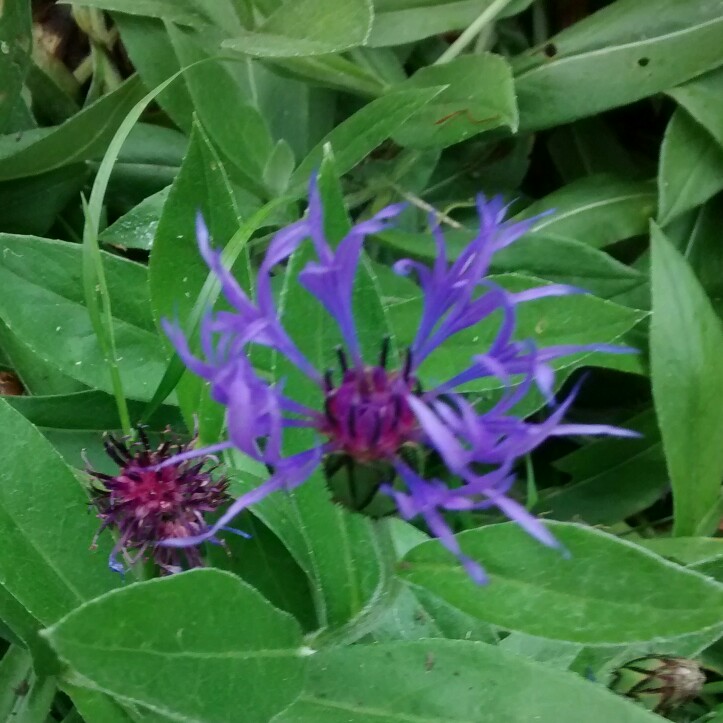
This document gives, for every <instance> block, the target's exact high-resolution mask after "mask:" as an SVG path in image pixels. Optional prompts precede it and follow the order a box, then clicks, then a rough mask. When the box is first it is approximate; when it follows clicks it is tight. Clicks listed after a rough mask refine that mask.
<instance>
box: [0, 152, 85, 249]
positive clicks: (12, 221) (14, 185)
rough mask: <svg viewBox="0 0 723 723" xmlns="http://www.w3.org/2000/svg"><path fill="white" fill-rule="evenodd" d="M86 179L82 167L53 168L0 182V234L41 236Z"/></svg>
mask: <svg viewBox="0 0 723 723" xmlns="http://www.w3.org/2000/svg"><path fill="white" fill-rule="evenodd" d="M87 176H88V169H87V168H86V166H85V164H82V163H77V164H74V165H72V166H65V167H63V168H56V169H55V170H54V171H48V172H47V173H40V174H38V175H36V176H29V177H28V178H20V179H14V180H12V181H2V182H0V198H2V200H3V214H2V219H0V231H12V232H15V233H27V234H33V235H39V236H42V235H43V234H46V233H47V232H48V231H49V229H50V227H51V226H52V225H53V223H54V222H55V219H56V217H57V215H58V214H59V213H60V212H61V211H62V210H63V209H64V208H65V207H66V206H67V205H68V203H69V202H70V201H71V200H76V199H77V198H78V196H79V194H80V190H81V188H82V187H83V184H84V183H85V181H86V179H87Z"/></svg>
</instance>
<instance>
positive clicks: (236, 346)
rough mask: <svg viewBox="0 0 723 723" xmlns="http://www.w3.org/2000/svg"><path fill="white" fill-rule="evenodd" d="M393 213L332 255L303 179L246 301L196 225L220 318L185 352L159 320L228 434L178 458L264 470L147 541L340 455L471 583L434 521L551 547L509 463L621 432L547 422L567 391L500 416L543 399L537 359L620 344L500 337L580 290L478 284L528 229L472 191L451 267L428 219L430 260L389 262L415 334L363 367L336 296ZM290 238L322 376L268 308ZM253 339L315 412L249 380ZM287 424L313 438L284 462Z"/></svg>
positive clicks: (179, 336)
mask: <svg viewBox="0 0 723 723" xmlns="http://www.w3.org/2000/svg"><path fill="white" fill-rule="evenodd" d="M401 209H402V206H401V205H393V206H389V207H387V208H385V209H383V210H382V211H380V212H379V213H377V214H376V215H374V216H373V217H372V218H370V219H369V220H365V221H362V222H360V223H357V224H356V225H355V226H353V227H352V228H351V230H350V231H349V232H348V233H347V235H346V236H345V237H344V238H343V239H342V240H341V241H340V243H339V244H338V245H337V246H336V247H335V248H333V247H332V246H331V245H330V244H329V242H328V241H327V239H326V237H325V234H324V230H323V229H324V225H323V208H322V203H321V198H320V195H319V191H318V188H317V185H316V181H315V179H312V182H311V184H310V193H309V207H308V212H307V214H306V216H305V217H304V218H303V219H301V220H300V221H298V222H296V223H293V224H291V225H290V226H288V227H286V228H284V229H282V230H280V231H279V232H278V233H277V234H276V235H275V236H274V237H273V239H272V241H271V243H270V245H269V247H268V250H267V252H266V255H265V258H264V259H263V261H262V263H261V264H260V269H259V274H258V280H257V288H256V298H255V300H252V299H251V298H250V297H249V296H248V295H247V294H246V292H245V291H244V290H243V289H242V288H241V287H240V286H239V284H238V283H237V282H236V281H235V279H234V278H233V276H232V275H231V273H230V272H229V271H228V270H227V269H226V268H224V266H223V264H222V261H221V253H220V251H218V250H214V249H213V248H212V247H211V245H210V240H209V235H208V231H207V229H206V227H205V225H204V223H203V220H202V218H200V216H199V217H198V220H197V228H196V231H197V237H198V244H199V249H200V252H201V255H202V256H203V258H204V260H205V262H206V263H207V264H208V266H209V268H210V269H211V271H212V272H213V273H214V274H215V276H216V277H217V278H218V280H219V281H220V285H221V289H222V292H223V294H224V296H225V298H226V300H227V301H228V303H229V304H230V305H231V307H232V311H217V312H209V313H208V314H207V315H206V316H205V318H204V319H203V321H202V325H201V331H200V340H201V350H202V356H201V357H199V356H196V355H194V354H193V353H192V352H191V349H190V346H189V343H188V340H187V339H186V337H185V335H184V333H183V332H182V330H181V328H180V326H179V325H178V323H170V322H165V324H164V328H165V330H166V333H167V334H168V336H169V338H170V339H171V341H172V343H173V345H174V346H175V348H176V350H177V351H178V353H179V355H180V357H181V358H182V359H183V361H184V363H185V364H186V366H187V367H188V368H189V369H190V370H191V371H193V372H194V373H195V374H197V375H199V376H200V377H202V378H203V379H205V380H207V381H208V382H210V389H211V395H212V397H213V398H214V399H215V400H216V401H218V402H220V403H221V404H223V405H225V407H226V411H227V415H226V421H227V429H228V440H227V441H224V442H221V443H219V444H216V445H214V446H213V447H210V448H207V449H206V450H203V449H201V450H195V451H191V452H188V453H186V454H183V455H181V456H180V457H179V458H178V459H189V458H192V457H194V456H195V455H197V454H206V453H208V452H209V451H213V452H217V451H220V450H222V449H226V448H230V447H235V448H237V449H238V450H240V451H241V452H243V453H244V454H247V455H249V456H250V457H252V458H253V459H255V460H257V461H259V462H262V463H263V464H265V465H266V466H267V468H268V469H270V470H271V474H270V477H269V478H268V479H267V480H266V481H265V482H264V483H262V484H261V485H259V486H258V487H256V488H255V489H253V490H251V491H249V492H247V493H246V494H243V495H242V496H241V497H239V498H238V499H237V500H236V501H235V502H234V503H233V504H231V505H230V507H229V509H228V510H227V512H225V513H224V514H223V515H222V516H221V517H220V518H219V520H218V521H217V522H216V523H215V524H214V525H212V526H210V527H209V528H208V529H206V530H204V531H203V532H202V533H200V534H198V535H192V536H186V537H183V538H182V537H180V536H179V538H177V539H174V540H169V539H166V540H164V541H163V542H162V543H161V544H162V545H166V546H173V547H184V546H186V545H195V544H198V543H199V542H201V541H203V540H205V539H208V538H210V537H213V536H214V535H215V534H216V533H217V532H218V531H219V530H220V529H221V528H222V527H223V526H224V525H226V524H227V523H228V522H229V521H230V520H231V519H232V518H233V517H234V516H235V515H237V514H238V513H239V512H240V511H241V510H243V509H245V508H247V507H249V506H250V505H253V504H255V503H256V502H258V501H259V500H261V499H263V498H264V497H266V496H267V495H269V494H271V493H273V492H275V491H278V490H292V489H293V488H295V487H297V486H298V485H300V484H302V483H303V482H304V481H305V480H306V479H308V478H309V477H310V475H311V474H312V472H313V471H314V470H315V469H316V468H317V467H318V466H319V465H320V464H321V463H322V462H323V461H324V460H325V459H326V458H328V457H329V456H330V455H334V454H343V455H347V456H348V458H350V459H351V460H352V462H353V463H356V464H362V465H363V464H368V463H375V462H384V463H385V464H386V466H387V467H388V469H389V470H390V478H389V479H387V480H386V481H385V482H384V484H382V485H381V491H382V492H384V493H386V494H387V495H389V496H390V497H391V498H392V499H393V500H394V501H395V502H396V506H397V509H398V511H399V513H400V514H401V515H402V517H404V518H405V519H412V518H415V517H417V516H421V518H423V520H424V521H425V522H426V524H427V526H428V528H429V530H430V531H431V532H432V534H433V535H435V536H436V537H438V538H439V539H440V541H441V542H442V544H444V545H445V546H446V547H447V548H448V549H449V550H451V551H452V552H453V553H454V554H455V555H457V557H458V558H459V559H460V561H461V563H462V564H463V565H464V566H465V568H466V569H467V571H468V572H469V574H470V575H471V576H472V578H473V579H474V580H475V581H477V582H480V583H481V582H483V581H484V580H485V575H484V572H483V570H482V568H481V566H480V565H479V563H478V562H476V561H474V560H471V559H469V558H468V557H466V556H465V555H464V554H463V553H462V551H461V549H460V547H459V544H458V542H457V540H456V538H455V537H454V535H453V533H452V530H451V528H450V527H449V525H448V524H447V522H446V520H445V517H444V513H445V512H447V511H453V510H479V509H485V508H489V507H496V508H498V509H499V510H500V511H501V512H502V513H504V514H505V515H506V516H507V517H508V518H510V519H512V520H514V521H515V522H517V523H518V524H519V525H521V526H522V527H523V528H524V529H525V530H526V531H527V532H528V533H530V534H531V535H533V536H534V537H536V538H537V539H538V540H540V541H541V542H542V543H544V544H546V545H550V546H556V545H557V542H556V540H555V539H554V537H553V536H552V535H551V534H550V532H549V531H548V529H547V528H546V527H545V526H544V525H542V524H541V523H540V522H539V521H538V520H537V519H536V518H535V517H533V516H532V515H531V514H530V513H528V512H527V510H526V509H525V508H524V507H523V506H522V505H520V504H519V503H518V502H516V501H515V500H513V499H512V498H511V497H510V496H508V494H507V493H508V491H509V489H510V487H511V485H512V483H513V481H514V475H513V468H514V465H515V462H516V461H517V460H518V459H519V457H520V456H521V455H524V454H526V453H528V452H530V451H531V450H532V449H534V448H535V447H537V446H538V445H539V444H540V443H541V442H543V441H544V440H545V439H546V438H548V437H551V436H557V435H567V434H615V435H627V434H628V432H626V431H625V430H619V429H617V428H613V427H609V426H606V425H571V424H565V423H563V422H562V418H563V416H564V415H565V413H566V411H567V410H568V408H569V406H570V404H571V403H572V399H573V396H574V395H570V396H569V397H568V398H567V399H566V400H564V401H563V402H562V403H561V404H559V405H558V406H557V407H556V408H555V409H554V411H553V412H552V413H551V414H550V416H549V417H548V418H547V419H546V420H545V421H543V422H541V423H528V422H526V421H524V420H521V419H518V418H517V417H515V416H514V415H513V414H512V413H511V410H512V409H513V407H514V406H515V404H517V403H518V402H519V401H520V400H521V399H522V398H523V397H524V396H525V394H527V392H528V391H529V390H530V388H531V387H532V386H533V385H536V386H537V387H538V388H539V389H540V390H541V391H542V392H543V393H544V394H545V395H546V397H547V398H548V399H549V400H550V401H554V400H553V396H552V391H553V370H552V367H551V366H550V363H551V362H552V361H553V360H555V359H557V358H559V357H561V356H564V355H568V354H574V353H578V352H590V351H610V352H621V351H629V350H628V349H624V348H621V347H616V346H606V345H591V346H555V347H550V348H545V349H537V348H536V347H535V345H534V344H533V343H531V342H524V341H523V342H520V341H515V340H514V338H513V335H514V331H515V308H516V307H517V306H518V305H519V304H522V303H525V302H527V301H531V300H534V299H541V298H543V297H548V296H559V295H565V294H571V293H580V290H578V289H574V288H572V287H569V286H563V285H558V284H550V285H547V286H541V287H539V288H534V289H531V290H527V291H522V292H518V293H513V292H510V291H507V290H505V289H504V288H502V287H501V286H500V285H498V284H496V283H493V282H492V281H491V280H490V279H488V278H487V273H488V270H489V266H490V262H491V260H492V257H493V255H494V254H495V253H496V252H497V251H499V250H500V249H503V248H504V247H506V246H508V245H509V244H511V243H513V242H514V241H515V240H517V239H518V238H520V237H521V236H522V235H523V234H524V233H525V232H526V231H527V230H528V229H529V228H530V226H531V225H532V223H533V222H534V220H535V219H529V220H525V221H517V222H511V221H505V212H506V210H507V209H506V207H505V205H504V204H503V202H502V201H501V200H500V199H498V198H495V199H491V200H489V201H488V200H486V199H485V198H484V197H482V196H480V197H479V198H478V200H477V210H478V213H479V222H480V225H479V231H478V233H477V234H476V235H475V237H474V238H473V239H472V241H471V242H470V243H469V245H468V246H467V247H466V248H465V249H464V250H463V251H462V253H461V254H460V255H459V256H458V257H457V258H456V259H455V260H454V261H451V262H450V261H449V260H448V258H447V251H446V246H445V239H444V236H443V233H442V231H441V229H440V228H439V226H438V225H436V224H435V222H434V218H432V219H431V223H432V226H433V228H432V234H433V236H434V240H435V243H436V258H435V260H434V263H433V264H432V265H431V266H427V265H425V264H423V263H421V262H419V261H414V260H410V259H404V260H401V261H399V262H397V263H396V264H395V266H394V270H395V271H396V273H398V274H402V275H413V276H415V277H416V280H417V282H418V284H419V286H420V287H421V291H422V293H423V307H422V311H421V318H420V320H419V326H418V329H417V332H416V336H415V338H414V340H413V342H412V343H411V345H410V346H409V348H408V349H407V350H406V351H405V353H404V354H403V362H402V363H401V364H400V365H399V367H398V368H389V367H390V364H389V361H390V360H389V342H388V340H383V339H380V347H381V352H380V354H379V357H378V359H376V360H374V361H369V360H365V359H364V358H363V357H362V351H361V348H360V342H359V338H358V335H357V331H356V324H355V319H354V313H353V310H352V287H353V284H354V279H355V275H356V271H357V267H358V265H359V262H360V256H361V252H362V247H363V243H364V240H365V237H366V236H368V235H370V234H375V233H378V232H380V231H383V230H384V229H387V228H389V226H390V225H391V223H392V219H393V218H394V217H395V216H396V215H397V214H398V213H399V212H400V210H401ZM305 241H309V242H310V243H311V244H312V247H313V252H314V254H315V257H316V258H315V259H314V260H311V261H309V262H308V263H307V264H306V266H305V267H304V268H303V269H302V270H301V272H300V273H299V277H298V279H299V282H300V283H301V285H302V286H303V288H304V289H305V290H306V291H308V292H309V294H311V296H313V297H315V299H316V300H317V301H318V302H319V303H321V304H322V305H323V307H324V308H325V310H326V311H327V312H328V314H329V315H330V316H331V317H332V318H333V319H334V321H335V322H336V324H337V325H338V327H339V330H340V332H341V336H342V338H343V342H344V344H343V347H340V348H339V349H338V354H337V356H338V360H339V370H338V371H337V372H333V371H332V370H325V371H324V370H318V369H316V368H314V366H313V365H312V364H311V362H310V361H309V360H308V359H307V358H306V356H305V355H304V354H303V353H302V352H301V351H300V349H299V347H298V346H297V344H296V343H295V342H294V340H293V339H292V338H291V336H290V335H289V333H288V332H287V331H286V329H285V328H284V326H283V324H282V321H281V319H280V315H279V313H278V311H277V308H276V306H275V302H274V297H273V293H272V286H271V278H272V272H273V270H274V269H275V268H276V267H277V266H278V265H279V264H283V263H284V262H285V261H286V260H287V259H288V258H289V257H290V256H291V255H292V254H293V253H294V252H295V251H296V250H297V249H298V248H299V247H300V246H301V245H302V243H304V242H305ZM493 314H498V315H499V314H501V321H500V326H499V330H498V333H497V337H496V339H495V340H494V342H493V343H492V345H491V346H490V347H489V348H488V349H486V350H480V353H479V354H477V355H474V356H473V357H472V358H471V359H470V360H469V362H468V363H467V364H466V365H464V366H463V367H462V368H461V369H460V371H459V373H458V374H456V375H455V376H454V377H452V378H451V379H448V380H445V381H444V382H442V383H441V384H438V385H437V386H435V387H434V388H430V389H423V388H422V386H421V384H420V382H419V377H418V372H419V369H420V366H421V365H422V363H423V362H424V360H425V359H426V358H427V357H428V356H429V355H430V354H433V353H434V352H435V350H436V349H438V348H439V347H440V345H442V344H444V342H445V341H446V340H448V339H449V338H450V337H452V336H454V335H455V334H457V333H459V332H460V331H462V330H464V329H468V328H470V327H472V326H474V325H475V324H478V323H479V322H481V321H482V320H484V319H487V318H489V317H491V316H492V315H493ZM253 345H260V346H265V347H270V348H272V349H273V350H275V351H276V353H277V354H280V355H282V356H283V357H285V358H286V359H287V360H288V362H290V363H291V364H292V365H293V366H295V367H296V368H297V369H298V370H300V371H301V372H302V373H303V374H305V375H306V376H307V377H308V378H309V379H310V380H312V381H313V382H314V384H315V385H316V387H317V389H318V403H317V404H316V405H315V406H314V407H311V406H307V404H302V403H300V402H299V401H298V400H295V399H294V398H293V395H292V394H291V393H289V392H287V390H286V389H285V388H284V384H283V380H279V381H277V382H269V381H268V380H267V379H265V378H264V377H262V376H261V375H260V374H259V373H258V372H257V371H256V369H255V368H254V366H253V365H252V363H251V361H250V359H249V356H248V351H249V349H250V348H251V347H253ZM482 377H495V378H497V380H499V382H501V384H502V386H503V387H504V388H505V391H504V394H503V395H502V397H501V398H500V399H499V401H497V403H496V404H495V405H494V406H493V407H492V408H491V409H489V410H486V411H482V412H481V411H478V410H477V409H476V408H475V406H474V405H473V404H472V402H471V401H470V400H469V399H467V398H466V397H465V395H464V394H462V393H461V392H460V391H459V387H461V386H462V385H464V384H466V383H468V382H470V381H472V380H476V379H480V378H482ZM298 427H304V428H309V429H312V430H315V432H316V433H317V434H316V438H317V442H316V443H315V444H313V445H311V446H310V447H309V448H308V449H306V450H304V451H302V452H299V453H296V454H292V455H287V456H285V455H284V453H283V442H284V436H285V432H286V430H288V429H290V428H298ZM410 446H415V447H417V448H420V447H421V448H423V449H426V450H429V451H434V452H436V453H437V454H438V455H439V457H440V458H441V460H442V461H443V463H444V465H445V466H446V468H447V469H448V470H449V472H450V473H451V475H452V476H453V477H455V478H456V479H457V480H458V484H457V485H456V486H450V485H449V484H447V483H445V482H443V481H442V480H441V479H436V478H432V479H427V478H425V477H424V476H423V475H421V474H420V473H419V472H418V471H417V470H416V469H415V468H414V466H413V465H411V464H410V463H409V461H408V457H409V455H407V454H405V450H406V449H408V448H409V447H410ZM173 463H176V462H173Z"/></svg>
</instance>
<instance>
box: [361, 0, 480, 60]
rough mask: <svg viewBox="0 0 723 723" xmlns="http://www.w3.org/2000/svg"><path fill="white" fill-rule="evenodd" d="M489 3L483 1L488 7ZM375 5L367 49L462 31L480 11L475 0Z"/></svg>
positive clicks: (478, 3)
mask: <svg viewBox="0 0 723 723" xmlns="http://www.w3.org/2000/svg"><path fill="white" fill-rule="evenodd" d="M491 2H492V0H486V4H487V5H489V4H490V3H491ZM409 4H410V3H407V2H404V3H399V4H398V5H399V7H397V6H396V4H394V3H389V7H386V5H387V3H380V2H376V3H375V11H376V12H375V15H374V25H373V26H372V31H371V34H370V35H369V39H368V40H367V43H366V44H367V45H368V46H369V47H371V48H380V47H386V46H390V45H404V44H406V43H414V42H416V41H417V40H423V39H424V38H429V37H431V36H432V35H439V34H441V33H447V32H449V31H450V30H461V29H462V28H466V27H467V26H468V25H469V24H470V23H471V22H472V21H473V20H474V19H475V18H476V17H477V16H478V15H479V14H480V12H481V11H482V10H483V9H484V7H485V6H484V5H483V4H481V3H480V2H479V0H456V1H455V0H452V2H450V1H449V0H443V1H442V2H436V3H433V4H427V3H421V2H415V3H411V7H408V5H409Z"/></svg>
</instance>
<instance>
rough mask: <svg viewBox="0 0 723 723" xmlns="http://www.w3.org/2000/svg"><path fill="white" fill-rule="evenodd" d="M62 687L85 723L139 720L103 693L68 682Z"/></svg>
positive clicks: (134, 722)
mask: <svg viewBox="0 0 723 723" xmlns="http://www.w3.org/2000/svg"><path fill="white" fill-rule="evenodd" d="M62 687H63V692H64V693H66V694H67V695H68V696H69V697H70V699H71V700H72V701H73V704H74V705H75V707H76V709H77V711H78V712H79V713H80V715H82V716H83V720H84V721H85V722H86V723H138V721H139V720H141V718H140V716H135V715H134V716H131V714H130V712H127V711H126V710H124V708H123V707H122V706H121V704H120V703H118V702H117V701H115V700H114V699H113V698H111V697H110V696H109V695H106V694H105V693H101V692H99V691H96V690H89V689H88V688H81V687H79V686H76V685H72V684H70V683H69V682H68V681H63V683H62ZM129 709H130V706H129ZM144 720H145V719H144Z"/></svg>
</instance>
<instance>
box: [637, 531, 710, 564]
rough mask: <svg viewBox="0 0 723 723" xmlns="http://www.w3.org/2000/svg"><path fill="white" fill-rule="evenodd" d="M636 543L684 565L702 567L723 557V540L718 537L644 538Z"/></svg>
mask: <svg viewBox="0 0 723 723" xmlns="http://www.w3.org/2000/svg"><path fill="white" fill-rule="evenodd" d="M636 542H637V543H638V545H642V546H643V547H646V548H647V549H648V550H652V551H653V552H655V553H657V554H658V555H661V556H662V557H670V558H672V559H674V560H676V561H678V562H680V563H681V564H683V565H700V564H701V563H703V562H711V561H712V560H717V559H719V558H721V557H723V540H721V539H720V538H718V537H651V538H645V537H643V538H641V539H639V540H636Z"/></svg>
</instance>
